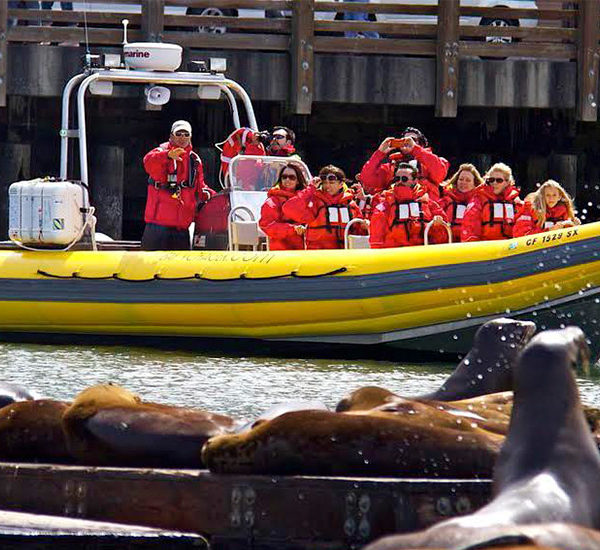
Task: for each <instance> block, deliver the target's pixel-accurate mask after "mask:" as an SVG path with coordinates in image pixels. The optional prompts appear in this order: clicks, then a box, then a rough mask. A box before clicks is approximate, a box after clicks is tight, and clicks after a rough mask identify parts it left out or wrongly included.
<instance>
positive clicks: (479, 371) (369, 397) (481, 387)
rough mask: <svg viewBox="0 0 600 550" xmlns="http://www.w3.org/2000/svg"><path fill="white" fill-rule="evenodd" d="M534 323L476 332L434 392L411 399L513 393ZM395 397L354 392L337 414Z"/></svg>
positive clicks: (498, 322) (375, 390)
mask: <svg viewBox="0 0 600 550" xmlns="http://www.w3.org/2000/svg"><path fill="white" fill-rule="evenodd" d="M535 329H536V326H535V323H532V322H530V321H518V320H516V319H506V318H498V319H493V320H492V321H488V322H487V323H485V324H483V325H482V326H481V327H479V329H478V330H477V332H476V334H475V337H474V338H473V347H472V348H471V350H470V351H469V353H467V355H466V356H465V357H464V358H463V360H462V361H461V362H460V363H459V364H458V366H457V367H456V368H455V369H454V371H453V372H452V374H451V375H450V376H449V377H448V378H447V379H446V381H445V382H444V383H443V384H442V385H441V387H440V388H438V389H437V390H436V391H434V392H431V393H427V394H422V395H418V396H413V397H411V399H419V400H436V401H459V400H463V399H469V398H472V397H477V396H479V395H486V394H492V393H498V392H505V391H509V390H512V368H513V366H514V364H515V362H516V360H517V358H518V356H519V353H520V352H521V350H522V349H523V347H524V346H525V345H526V344H527V342H529V340H531V337H532V336H533V334H534V332H535ZM395 395H396V394H394V393H392V392H390V391H389V390H386V389H384V388H380V387H377V386H366V387H363V388H359V389H358V390H354V391H353V392H351V393H350V394H349V395H347V396H345V397H344V398H342V400H341V401H340V402H339V403H338V404H337V406H336V409H335V410H336V411H338V412H345V411H350V410H368V409H370V408H373V407H377V406H379V405H383V404H385V403H389V402H390V401H391V400H393V398H394V396H395Z"/></svg>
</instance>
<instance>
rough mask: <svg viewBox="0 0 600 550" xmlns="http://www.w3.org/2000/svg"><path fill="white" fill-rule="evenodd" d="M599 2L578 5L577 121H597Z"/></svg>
mask: <svg viewBox="0 0 600 550" xmlns="http://www.w3.org/2000/svg"><path fill="white" fill-rule="evenodd" d="M599 17H600V2H598V1H597V0H592V1H588V2H580V3H579V33H580V34H579V41H578V49H577V88H578V89H577V119H578V120H583V121H587V122H593V121H596V120H598V58H599V57H600V49H599V48H598V39H599V38H600V33H599V31H598V18H599Z"/></svg>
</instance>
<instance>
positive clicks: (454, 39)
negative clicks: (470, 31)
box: [435, 0, 460, 117]
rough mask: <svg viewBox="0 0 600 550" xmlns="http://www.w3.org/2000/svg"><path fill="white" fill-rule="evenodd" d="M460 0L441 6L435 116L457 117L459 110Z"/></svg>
mask: <svg viewBox="0 0 600 550" xmlns="http://www.w3.org/2000/svg"><path fill="white" fill-rule="evenodd" d="M459 15H460V4H459V0H445V1H444V2H440V3H439V5H438V27H437V28H438V31H437V60H436V65H437V82H436V94H435V115H436V116H438V117H456V113H457V110H458V54H459V51H458V49H459V46H458V44H459V42H458V39H459V20H458V18H459Z"/></svg>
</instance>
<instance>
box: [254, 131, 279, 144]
mask: <svg viewBox="0 0 600 550" xmlns="http://www.w3.org/2000/svg"><path fill="white" fill-rule="evenodd" d="M255 135H256V137H257V139H258V141H260V142H261V143H262V144H263V145H264V146H268V145H270V144H271V142H272V141H273V140H274V139H275V136H274V135H273V134H272V133H271V132H268V131H267V130H265V131H263V132H257V133H256V134H255Z"/></svg>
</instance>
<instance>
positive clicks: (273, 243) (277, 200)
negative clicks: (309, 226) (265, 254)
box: [258, 163, 306, 250]
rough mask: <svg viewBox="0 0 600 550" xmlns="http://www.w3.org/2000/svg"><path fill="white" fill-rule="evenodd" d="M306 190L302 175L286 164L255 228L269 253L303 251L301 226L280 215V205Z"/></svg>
mask: <svg viewBox="0 0 600 550" xmlns="http://www.w3.org/2000/svg"><path fill="white" fill-rule="evenodd" d="M305 187H306V181H305V180H304V175H303V174H302V172H301V171H300V169H299V168H298V166H296V165H295V164H294V163H289V164H286V165H285V166H284V167H283V168H282V169H281V172H279V177H278V178H277V181H276V183H275V185H273V187H271V189H269V192H268V193H267V200H266V201H265V203H264V204H263V205H262V208H261V210H260V220H259V222H258V225H259V226H260V228H261V229H262V230H263V231H264V232H265V234H266V235H267V237H269V249H270V250H302V249H304V231H305V229H304V226H303V225H300V224H297V223H294V222H293V221H292V220H291V219H289V218H287V217H286V216H285V215H284V214H283V205H284V204H285V203H286V202H287V201H288V200H289V199H291V198H292V197H294V196H295V195H296V194H297V193H298V192H299V191H302V190H303V189H304V188H305Z"/></svg>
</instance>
